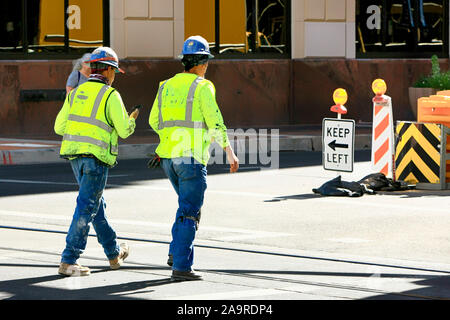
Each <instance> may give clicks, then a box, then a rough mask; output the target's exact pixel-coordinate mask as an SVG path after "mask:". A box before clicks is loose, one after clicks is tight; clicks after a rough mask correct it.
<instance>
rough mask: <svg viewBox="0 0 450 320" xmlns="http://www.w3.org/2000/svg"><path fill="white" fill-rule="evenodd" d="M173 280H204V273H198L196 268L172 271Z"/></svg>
mask: <svg viewBox="0 0 450 320" xmlns="http://www.w3.org/2000/svg"><path fill="white" fill-rule="evenodd" d="M170 280H172V281H192V280H203V278H202V275H201V274H199V273H196V272H195V271H194V270H191V271H178V270H173V271H172V277H171V278H170Z"/></svg>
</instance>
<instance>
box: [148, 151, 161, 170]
mask: <svg viewBox="0 0 450 320" xmlns="http://www.w3.org/2000/svg"><path fill="white" fill-rule="evenodd" d="M160 166H161V158H160V157H159V156H158V155H157V154H151V155H150V160H149V161H148V163H147V167H149V168H150V169H154V168H158V167H160Z"/></svg>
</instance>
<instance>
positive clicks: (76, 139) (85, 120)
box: [63, 84, 119, 153]
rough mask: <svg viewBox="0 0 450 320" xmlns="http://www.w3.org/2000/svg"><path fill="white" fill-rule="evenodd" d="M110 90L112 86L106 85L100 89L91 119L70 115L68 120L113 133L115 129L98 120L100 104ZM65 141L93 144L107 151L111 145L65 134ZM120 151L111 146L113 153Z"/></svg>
mask: <svg viewBox="0 0 450 320" xmlns="http://www.w3.org/2000/svg"><path fill="white" fill-rule="evenodd" d="M109 88H110V86H109V85H106V84H105V85H104V86H103V87H102V88H101V89H100V91H99V93H98V94H97V97H96V98H95V101H94V106H93V107H92V111H91V115H90V116H89V117H84V116H79V115H75V114H69V117H68V120H71V121H76V122H81V123H88V124H91V125H93V126H96V127H98V128H101V129H103V130H105V131H107V132H108V133H111V132H112V131H113V128H111V127H110V126H109V125H108V124H106V123H104V122H102V121H100V120H98V119H96V116H97V112H98V108H99V107H100V103H101V102H102V99H103V96H104V95H105V93H106V91H107V90H108V89H109ZM77 89H78V87H77V88H75V89H74V91H73V93H72V101H70V107H72V105H73V101H74V100H75V95H76V93H77ZM83 98H84V96H83V97H82V99H83ZM63 140H66V141H74V142H85V143H90V144H93V145H95V146H97V147H100V148H102V149H105V150H108V147H109V144H107V143H106V142H104V141H102V140H98V139H95V138H92V137H88V136H78V135H71V134H65V135H64V136H63ZM118 151H119V146H117V145H111V152H114V153H117V152H118Z"/></svg>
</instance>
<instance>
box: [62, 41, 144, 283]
mask: <svg viewBox="0 0 450 320" xmlns="http://www.w3.org/2000/svg"><path fill="white" fill-rule="evenodd" d="M86 62H87V63H89V64H90V67H91V75H90V76H89V79H88V81H87V82H85V83H83V84H81V85H79V86H78V87H76V88H75V89H73V90H72V91H70V93H69V94H68V95H67V97H66V100H65V101H64V105H63V106H62V108H61V110H60V112H59V113H58V116H57V118H56V121H55V132H56V133H57V134H59V135H62V136H63V140H62V144H61V150H60V156H61V157H63V158H66V159H69V160H70V164H71V166H72V170H73V172H74V174H75V178H76V180H77V182H78V185H79V193H78V198H77V205H76V208H75V213H74V215H73V220H72V223H71V225H70V228H69V232H68V233H67V237H66V248H65V249H64V251H63V252H62V256H61V263H60V266H59V270H58V273H59V274H62V275H65V276H85V275H89V274H90V270H89V268H88V267H84V266H81V265H79V264H77V260H78V258H79V257H80V255H81V254H82V252H83V251H84V249H85V247H86V242H87V237H88V233H89V229H90V223H92V225H93V226H94V229H95V231H96V234H97V239H98V242H99V243H100V244H101V245H102V246H103V249H104V252H105V254H106V256H107V258H108V260H109V264H110V268H111V269H118V268H120V266H121V264H122V263H123V260H124V259H125V258H126V257H127V256H128V254H129V248H128V246H127V245H126V244H124V243H123V244H120V245H119V244H118V243H117V236H116V233H115V232H114V230H113V228H112V227H111V226H110V224H109V223H108V221H107V219H106V216H105V208H106V205H105V200H104V198H103V190H104V188H105V185H106V180H107V177H108V171H109V168H111V167H112V166H114V165H115V164H116V158H117V154H118V151H119V147H118V137H119V136H120V137H121V138H123V139H125V138H127V137H128V136H130V135H131V134H132V133H133V132H134V129H135V127H136V122H135V120H136V118H137V116H138V114H139V111H138V109H136V110H135V111H133V112H132V113H131V114H130V116H129V115H128V113H127V110H126V109H125V106H124V104H123V102H122V98H121V96H120V94H119V92H118V91H117V90H116V89H114V88H113V87H111V85H112V83H113V81H114V79H115V74H116V72H122V73H123V71H122V70H121V69H120V68H119V60H118V58H117V54H116V53H115V52H114V51H113V50H112V49H111V48H108V47H100V48H97V49H95V50H94V51H93V52H92V55H91V57H90V60H89V61H86Z"/></svg>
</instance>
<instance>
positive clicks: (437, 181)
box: [395, 121, 450, 190]
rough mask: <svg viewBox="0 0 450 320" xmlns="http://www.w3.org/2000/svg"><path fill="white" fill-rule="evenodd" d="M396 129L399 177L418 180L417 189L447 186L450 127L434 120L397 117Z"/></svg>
mask: <svg viewBox="0 0 450 320" xmlns="http://www.w3.org/2000/svg"><path fill="white" fill-rule="evenodd" d="M395 132H396V138H397V139H396V140H397V143H396V148H395V176H396V179H397V180H403V181H406V182H408V183H410V184H416V188H417V189H440V190H444V189H448V187H449V186H450V183H448V182H449V181H450V173H449V174H447V167H449V168H450V161H449V160H450V153H447V149H449V147H450V145H449V146H448V145H447V135H448V134H450V128H448V127H446V126H444V125H442V124H435V123H421V122H408V121H397V125H396V130H395ZM448 164H449V165H448Z"/></svg>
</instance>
